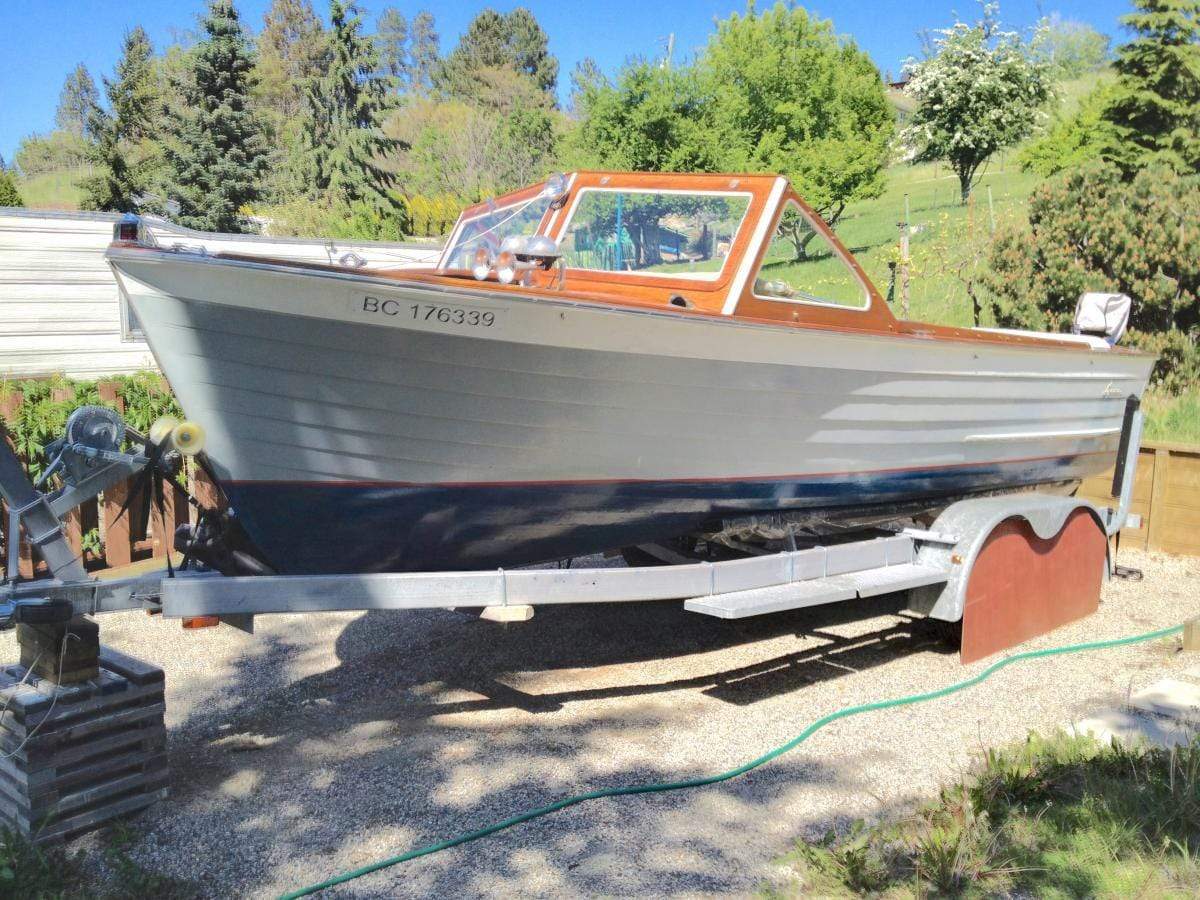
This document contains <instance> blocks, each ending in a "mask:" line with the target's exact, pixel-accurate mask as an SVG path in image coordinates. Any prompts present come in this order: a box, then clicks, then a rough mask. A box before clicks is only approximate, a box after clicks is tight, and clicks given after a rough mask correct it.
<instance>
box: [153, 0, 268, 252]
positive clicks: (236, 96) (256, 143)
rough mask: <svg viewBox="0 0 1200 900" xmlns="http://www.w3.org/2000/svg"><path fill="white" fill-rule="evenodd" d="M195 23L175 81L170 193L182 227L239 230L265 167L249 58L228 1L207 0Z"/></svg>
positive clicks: (169, 153) (169, 148) (256, 196)
mask: <svg viewBox="0 0 1200 900" xmlns="http://www.w3.org/2000/svg"><path fill="white" fill-rule="evenodd" d="M200 28H201V34H202V37H201V39H200V42H199V43H198V44H196V46H195V47H194V48H193V50H192V52H191V54H190V64H191V66H190V71H189V72H188V73H187V74H186V77H185V80H184V81H183V83H181V84H180V85H179V90H180V92H181V93H182V95H183V97H184V100H185V101H186V103H185V111H184V112H182V113H181V114H179V115H176V116H175V117H173V119H172V121H171V131H172V135H171V137H172V140H171V141H170V142H169V143H168V145H167V161H168V163H169V164H170V168H171V188H170V192H171V195H172V198H173V199H175V200H177V201H178V202H179V213H178V215H177V219H178V221H179V222H180V224H182V225H186V226H187V227H189V228H197V229H200V230H201V231H225V232H237V231H241V230H243V229H242V226H241V221H240V219H239V214H238V211H239V210H240V209H241V207H243V206H244V205H245V204H247V203H250V202H252V201H254V200H257V199H259V197H260V179H261V178H262V176H263V174H264V170H265V168H266V147H265V142H264V141H263V135H262V125H261V123H260V121H259V120H258V118H257V116H256V115H255V114H254V112H253V111H252V110H251V109H249V108H248V101H249V96H250V86H251V79H252V72H253V68H254V60H253V57H252V54H251V49H250V43H249V41H248V40H247V38H246V33H245V31H243V29H242V23H241V20H240V19H239V18H238V13H237V10H236V9H235V8H234V6H233V2H232V0H209V4H208V10H207V12H206V13H205V15H204V18H203V19H202V20H201V23H200Z"/></svg>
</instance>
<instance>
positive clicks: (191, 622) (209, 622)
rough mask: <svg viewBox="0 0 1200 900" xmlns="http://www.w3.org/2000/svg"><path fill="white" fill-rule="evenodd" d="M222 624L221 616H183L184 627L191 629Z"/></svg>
mask: <svg viewBox="0 0 1200 900" xmlns="http://www.w3.org/2000/svg"><path fill="white" fill-rule="evenodd" d="M220 624H221V617H220V616H184V618H183V627H184V628H187V629H189V630H190V629H193V628H213V627H215V626H217V625H220Z"/></svg>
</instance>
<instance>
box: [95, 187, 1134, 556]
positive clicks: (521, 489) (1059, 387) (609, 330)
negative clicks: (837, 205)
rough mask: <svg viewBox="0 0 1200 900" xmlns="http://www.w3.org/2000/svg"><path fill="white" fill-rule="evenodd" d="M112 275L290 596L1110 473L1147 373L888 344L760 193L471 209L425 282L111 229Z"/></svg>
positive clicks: (948, 332)
mask: <svg viewBox="0 0 1200 900" xmlns="http://www.w3.org/2000/svg"><path fill="white" fill-rule="evenodd" d="M107 259H108V262H109V263H110V264H111V266H112V268H113V270H114V272H115V273H116V277H117V280H118V282H119V284H120V288H121V290H122V292H123V293H124V295H125V296H126V297H127V298H128V301H129V303H130V304H131V306H132V308H133V310H134V311H135V313H136V315H137V317H138V319H139V320H140V322H141V323H142V327H143V330H144V332H145V335H146V339H147V341H148V343H149V346H150V348H151V351H152V352H153V354H154V356H155V357H156V359H157V361H158V363H159V365H160V367H161V368H162V371H163V373H164V374H165V376H166V378H167V379H168V381H169V382H170V384H171V386H172V388H173V390H174V391H175V394H176V396H177V397H178V400H179V402H180V404H181V405H182V407H183V409H184V411H185V413H186V414H187V416H188V417H189V418H190V419H192V420H194V421H196V422H198V423H200V424H201V425H202V426H203V427H204V428H205V429H206V430H207V443H206V455H207V460H208V462H207V465H208V466H209V468H210V470H211V473H212V475H213V476H214V477H215V479H216V480H217V482H218V484H219V486H220V488H221V490H222V491H223V492H224V495H225V497H226V498H227V500H228V503H229V504H230V506H231V508H232V510H233V513H234V514H235V516H236V519H237V521H238V523H239V524H240V525H241V527H242V529H243V530H244V532H245V535H246V536H247V538H248V542H247V546H249V547H252V552H253V555H254V556H255V557H256V558H257V559H259V560H261V562H262V563H264V564H265V565H266V566H268V567H269V568H270V569H271V570H273V571H275V572H280V573H287V574H320V573H363V572H405V571H433V570H464V569H484V568H497V567H502V568H503V567H513V566H521V565H526V564H531V563H536V562H544V561H551V560H560V559H563V558H570V557H577V556H582V555H586V554H592V553H598V552H603V551H619V550H620V549H622V548H627V549H628V548H637V547H639V546H642V547H644V546H646V545H654V546H659V547H663V546H668V547H675V548H676V549H677V550H680V552H683V551H684V550H688V549H689V548H690V550H691V551H695V549H696V547H697V546H699V544H698V542H697V540H696V539H695V537H694V536H696V535H708V536H710V537H712V536H713V535H722V536H723V537H724V538H726V539H727V540H725V541H724V544H725V546H727V547H736V546H748V545H746V541H750V542H751V543H753V541H755V540H765V539H768V538H770V535H771V534H772V533H782V532H780V531H779V530H780V529H782V530H783V532H786V533H787V534H788V535H789V536H792V535H793V531H794V530H797V529H798V530H799V531H801V532H802V533H816V532H821V531H823V530H829V531H831V532H832V531H835V530H836V529H837V528H838V527H839V523H844V522H857V523H859V524H861V523H862V522H867V521H869V522H874V523H884V522H890V521H895V520H898V519H901V518H902V517H908V519H909V520H911V521H916V522H918V523H919V522H920V521H921V516H927V515H930V514H932V513H936V511H938V510H940V509H944V508H945V507H946V506H948V505H949V504H950V503H952V502H954V501H956V500H958V499H962V498H964V497H971V496H977V495H982V494H988V493H1002V492H1009V491H1019V490H1031V489H1038V490H1052V491H1060V492H1070V491H1072V490H1073V489H1074V487H1076V486H1077V485H1078V484H1079V482H1080V480H1081V479H1083V478H1085V477H1087V476H1089V475H1093V474H1096V473H1099V472H1102V471H1104V470H1105V469H1107V468H1109V467H1111V465H1112V464H1113V461H1114V458H1115V455H1116V451H1117V446H1118V442H1119V439H1120V436H1121V431H1122V423H1123V421H1124V417H1125V411H1126V408H1127V405H1128V402H1129V398H1138V397H1140V396H1141V394H1142V392H1143V391H1144V389H1145V388H1146V385H1147V380H1148V378H1149V375H1150V371H1151V367H1152V364H1153V362H1154V360H1153V358H1152V357H1151V356H1148V355H1145V354H1143V353H1139V352H1136V351H1133V350H1129V349H1125V348H1122V347H1120V346H1115V345H1114V342H1113V337H1114V335H1113V334H1109V335H1108V336H1107V337H1106V336H1104V335H1096V334H1040V333H1027V332H1013V331H1003V330H994V329H993V330H989V329H979V328H957V327H948V326H941V325H932V324H926V323H920V322H910V321H903V320H900V319H898V318H897V317H896V316H895V315H894V314H893V312H892V310H891V309H890V308H889V306H888V303H887V302H886V301H885V300H884V298H883V297H882V296H881V295H880V293H879V291H878V290H877V289H876V287H875V286H874V285H873V284H872V283H871V281H870V279H869V278H868V277H867V275H866V273H865V272H864V271H863V269H862V267H861V266H860V265H859V263H858V262H857V261H856V260H855V259H854V257H853V255H852V254H851V253H849V252H848V251H847V249H846V248H845V247H844V246H843V245H842V244H841V243H840V242H839V240H838V239H837V237H836V235H835V234H834V233H833V231H832V230H831V229H830V228H829V227H828V226H827V225H826V224H825V223H824V222H822V221H821V219H820V218H819V217H818V216H817V215H816V214H815V213H814V212H813V210H812V209H811V208H810V207H809V206H807V205H806V204H805V202H804V201H803V199H802V198H801V197H799V196H798V195H797V193H796V192H795V190H794V189H793V188H792V186H791V185H790V184H789V182H788V181H787V180H786V179H785V178H782V177H777V176H769V175H725V174H721V175H716V174H703V175H691V174H689V175H681V174H654V173H618V172H591V171H580V172H575V173H572V174H569V175H562V176H554V177H552V178H549V179H547V180H546V181H544V182H541V183H539V184H535V185H532V186H530V187H528V188H526V189H524V190H521V191H517V192H515V193H512V194H510V195H507V196H504V197H499V198H496V199H494V200H490V201H487V202H485V203H481V204H477V205H474V206H471V207H469V208H467V209H465V210H464V211H463V213H462V215H461V216H460V218H459V220H458V222H457V224H456V225H455V227H454V229H453V231H452V233H451V235H450V238H449V240H448V241H447V243H446V245H445V247H444V249H443V251H442V254H441V256H440V258H439V259H438V260H437V262H436V263H435V264H432V265H430V264H425V265H421V264H414V265H405V266H401V267H398V268H384V269H371V270H364V269H362V268H361V267H359V268H356V267H355V266H354V265H350V264H335V265H325V264H315V263H302V262H297V261H289V260H285V259H269V258H262V257H259V256H248V255H244V254H239V253H236V252H216V253H211V252H194V251H193V250H189V249H188V248H187V247H163V246H156V245H155V244H154V242H153V241H152V240H150V239H148V238H147V236H146V235H145V234H143V233H142V231H141V230H139V229H138V228H137V227H136V223H128V222H127V223H125V224H124V227H123V228H119V229H118V233H117V234H116V236H115V239H114V241H113V243H112V244H111V246H110V247H109V249H108V251H107ZM772 528H774V529H775V532H772V531H771V529H772ZM739 529H740V530H739ZM730 535H734V536H735V537H736V538H737V539H736V540H735V539H729V538H730ZM688 536H693V537H692V538H689V537H688ZM739 542H740V543H739ZM749 549H750V550H751V551H752V550H753V546H749Z"/></svg>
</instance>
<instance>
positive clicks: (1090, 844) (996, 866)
mask: <svg viewBox="0 0 1200 900" xmlns="http://www.w3.org/2000/svg"><path fill="white" fill-rule="evenodd" d="M783 863H784V865H785V867H786V871H787V874H788V877H789V880H788V882H787V883H786V884H784V885H783V886H782V887H776V888H771V889H769V890H767V891H766V893H767V894H768V895H769V896H773V897H792V896H796V897H799V896H811V895H815V896H823V897H831V896H833V897H842V896H866V897H888V898H901V897H925V896H929V895H931V894H941V895H949V896H962V897H984V896H987V897H996V896H1000V897H1055V898H1057V897H1114V898H1115V897H1155V898H1159V897H1181V898H1182V897H1195V896H1197V895H1198V894H1200V742H1198V743H1195V744H1193V745H1192V746H1191V747H1190V748H1185V749H1180V750H1176V751H1174V752H1171V751H1166V750H1157V749H1149V748H1141V749H1135V750H1126V749H1122V748H1119V747H1112V746H1107V747H1106V746H1102V745H1100V744H1098V743H1096V742H1095V741H1093V740H1092V739H1090V738H1070V737H1067V736H1065V735H1058V736H1056V737H1053V738H1050V739H1043V738H1040V737H1037V736H1031V737H1030V739H1029V740H1028V741H1027V742H1026V743H1025V744H1024V745H1021V746H1017V747H1013V748H1009V749H1006V750H1002V751H989V752H988V754H987V757H986V759H984V760H983V761H982V763H981V765H980V766H979V769H978V771H977V772H976V773H975V774H974V775H972V776H970V777H968V778H966V779H964V780H963V781H962V782H960V783H958V784H955V785H953V786H951V787H949V788H946V789H945V790H943V791H942V793H941V795H940V796H939V797H938V799H937V800H936V801H934V802H931V803H929V804H927V805H926V806H924V807H922V808H921V809H919V810H917V811H916V812H915V813H914V814H912V815H911V816H909V817H907V818H905V819H903V820H901V821H895V822H884V823H881V824H879V825H875V826H871V827H866V826H863V825H862V824H861V823H859V824H857V825H856V826H855V827H854V828H852V829H851V831H850V833H849V834H847V835H843V836H841V837H835V836H833V835H829V836H827V837H826V839H825V840H824V841H822V842H820V843H818V844H815V845H813V844H800V845H798V846H797V848H796V850H795V851H793V852H792V853H791V854H789V856H788V857H786V858H785V859H784V860H783Z"/></svg>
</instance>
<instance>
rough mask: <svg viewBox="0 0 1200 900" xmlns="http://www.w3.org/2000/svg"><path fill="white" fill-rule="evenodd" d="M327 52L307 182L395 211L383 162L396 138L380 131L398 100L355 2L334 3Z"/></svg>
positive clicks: (307, 134) (311, 104) (304, 136)
mask: <svg viewBox="0 0 1200 900" xmlns="http://www.w3.org/2000/svg"><path fill="white" fill-rule="evenodd" d="M328 52H329V65H328V68H327V69H326V71H325V72H324V73H323V74H321V75H320V76H318V77H315V78H311V79H309V82H308V85H307V90H306V98H305V100H306V103H305V112H304V120H303V127H302V128H301V130H300V143H299V147H298V159H297V161H296V166H297V169H298V175H299V180H300V183H301V184H302V185H304V186H305V188H307V190H308V191H309V193H314V194H317V195H320V194H327V195H328V196H329V197H331V198H334V199H336V200H340V201H343V202H347V203H353V202H358V201H365V202H368V203H370V204H371V205H373V206H375V207H376V208H378V209H379V210H381V211H392V212H394V211H395V210H396V209H398V208H399V202H398V201H397V199H396V198H395V197H394V196H393V195H392V194H391V193H390V192H389V191H388V188H389V187H390V186H391V184H392V182H393V181H394V176H393V175H392V173H391V172H389V171H387V170H386V169H385V168H384V167H383V165H382V164H381V162H382V160H383V158H384V156H385V154H386V153H387V152H388V151H389V150H393V149H395V148H396V146H397V142H396V141H394V140H393V139H391V138H389V137H388V136H387V135H385V134H384V133H383V131H382V130H381V128H380V124H381V122H382V119H383V117H384V114H385V113H387V112H388V111H389V110H390V109H391V107H392V102H391V100H390V97H389V91H388V83H387V81H386V80H385V79H383V78H380V77H379V74H378V73H379V58H378V56H377V54H376V52H375V45H374V42H373V41H371V40H370V39H369V38H368V37H366V36H365V35H363V33H362V20H361V18H360V17H359V15H358V10H357V9H356V8H355V6H354V5H353V3H351V4H349V5H343V4H342V3H341V0H333V2H332V6H331V9H330V31H329V50H328Z"/></svg>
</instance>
